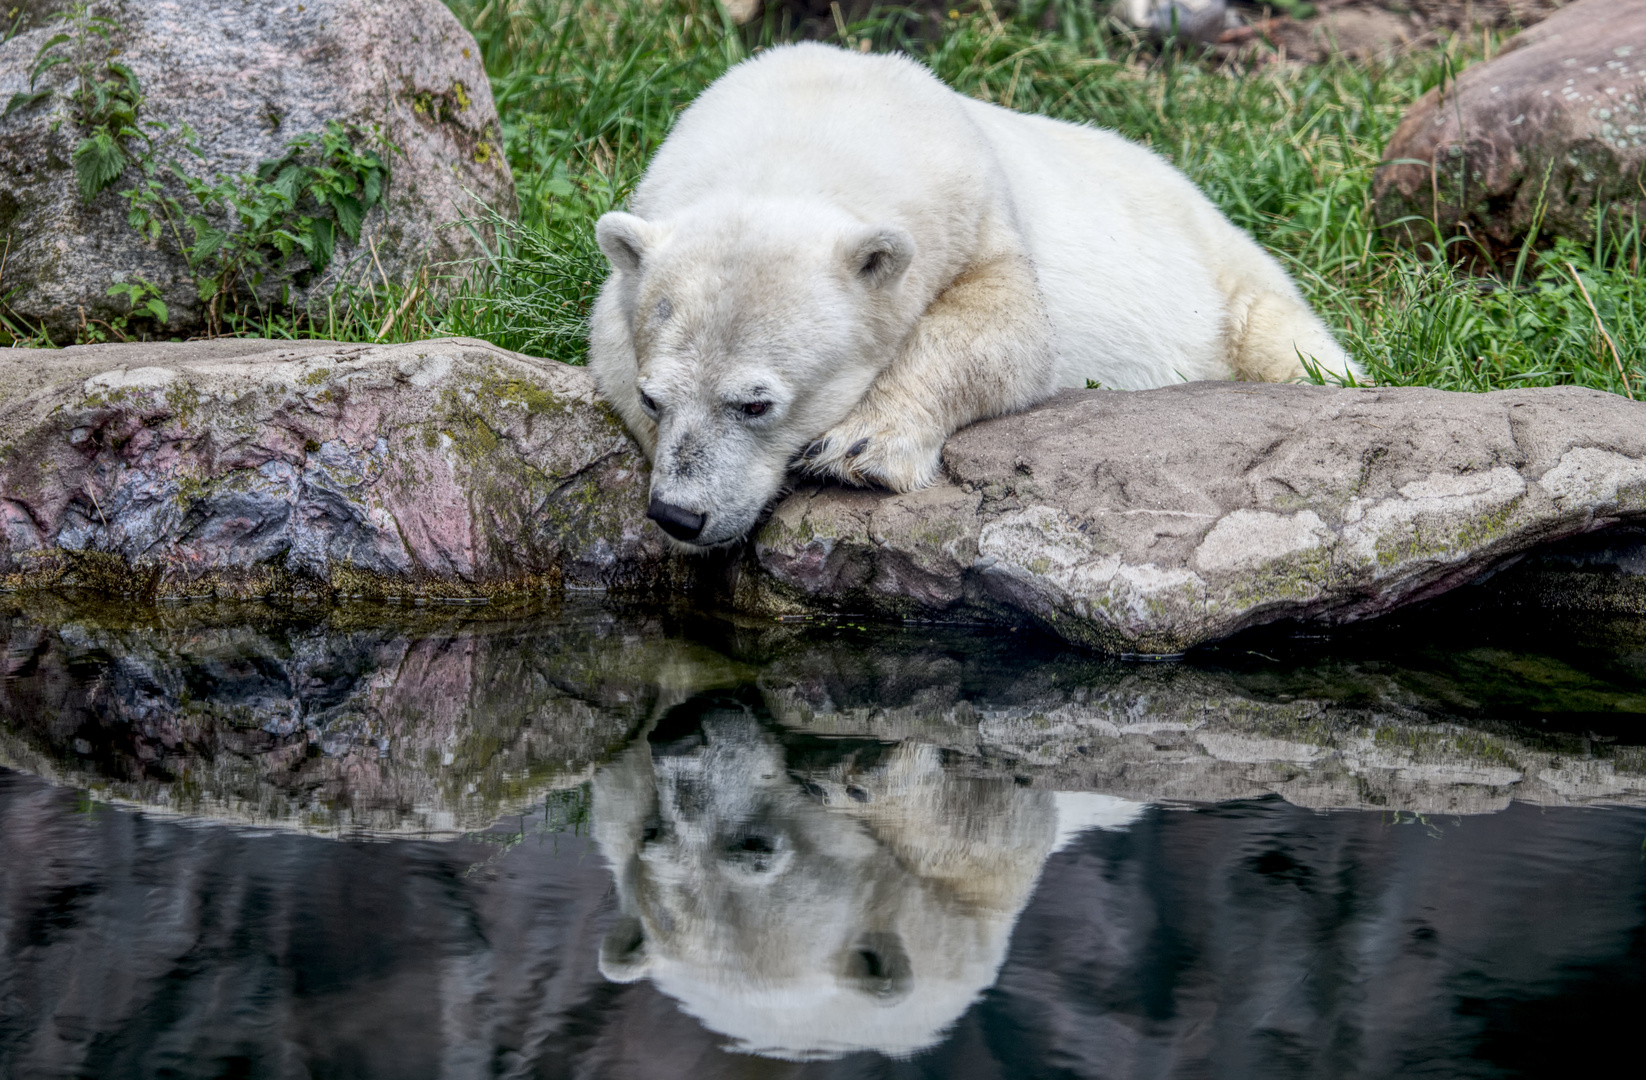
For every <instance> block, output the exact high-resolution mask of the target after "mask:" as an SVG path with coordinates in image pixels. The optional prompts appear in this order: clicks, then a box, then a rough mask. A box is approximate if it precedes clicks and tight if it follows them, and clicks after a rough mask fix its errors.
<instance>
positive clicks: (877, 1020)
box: [593, 688, 1143, 1061]
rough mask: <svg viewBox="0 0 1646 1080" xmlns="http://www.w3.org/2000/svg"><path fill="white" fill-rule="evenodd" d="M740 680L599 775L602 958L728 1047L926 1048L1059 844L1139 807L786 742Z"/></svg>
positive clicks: (915, 752) (928, 749) (925, 751)
mask: <svg viewBox="0 0 1646 1080" xmlns="http://www.w3.org/2000/svg"><path fill="white" fill-rule="evenodd" d="M762 712H763V706H762V703H761V701H760V698H759V695H758V693H757V692H756V691H755V690H754V689H753V688H745V689H744V690H743V691H742V692H741V693H728V694H718V695H710V696H700V697H696V698H693V699H691V700H689V701H686V702H684V703H682V704H680V705H677V706H675V707H674V708H672V709H670V710H669V711H668V712H667V713H666V714H665V715H664V716H663V717H662V719H661V721H660V722H659V724H658V725H657V727H656V728H655V729H654V730H653V731H652V732H651V733H650V735H649V736H648V737H647V738H646V739H645V740H643V741H640V742H638V743H636V744H635V745H634V746H632V747H630V748H629V749H627V750H625V751H624V752H623V753H622V754H621V755H620V756H619V757H618V758H617V760H616V761H614V762H613V763H612V764H611V765H609V766H608V767H606V768H605V769H603V770H601V771H600V772H599V773H598V774H596V776H595V780H594V786H593V792H594V835H595V838H596V840H597V842H598V843H599V845H600V848H601V850H602V852H603V853H604V854H605V856H606V858H607V859H608V860H609V861H610V863H611V866H612V871H613V874H614V876H615V878H616V882H617V894H618V899H619V904H620V909H621V915H620V918H619V920H618V922H617V924H616V925H615V926H614V927H613V929H612V930H611V932H610V933H608V934H607V935H606V938H605V940H604V942H603V943H602V945H601V950H600V970H601V973H602V974H604V975H605V976H606V977H607V978H609V979H612V980H613V981H616V982H633V981H635V980H637V979H640V978H650V979H651V980H652V982H653V983H655V984H656V985H657V987H658V988H659V989H661V990H662V991H663V992H664V993H666V994H668V995H669V996H670V997H672V998H674V999H675V1000H676V1001H678V1002H679V1003H680V1004H681V1005H682V1007H683V1008H685V1010H686V1011H687V1012H689V1013H691V1014H692V1015H693V1016H695V1017H697V1018H698V1019H700V1020H701V1021H703V1023H704V1024H706V1025H707V1026H708V1027H709V1028H711V1029H713V1030H714V1031H717V1032H719V1033H721V1034H723V1035H727V1036H730V1037H731V1038H732V1039H733V1045H734V1047H735V1048H736V1049H739V1050H743V1051H745V1052H750V1053H757V1054H762V1055H765V1056H769V1057H779V1058H786V1059H790V1060H801V1061H803V1060H811V1059H816V1058H824V1057H832V1056H838V1055H841V1054H845V1053H849V1052H852V1051H857V1050H877V1051H880V1052H881V1053H885V1054H890V1055H897V1056H903V1055H908V1054H912V1053H914V1052H915V1051H918V1050H922V1049H924V1048H926V1047H928V1046H931V1045H932V1044H934V1043H936V1042H937V1041H938V1040H939V1039H940V1038H941V1037H942V1035H943V1033H944V1032H945V1031H946V1030H947V1029H948V1027H949V1026H950V1025H951V1024H953V1023H954V1021H955V1020H956V1019H958V1018H959V1017H960V1015H961V1014H962V1013H963V1012H965V1010H966V1008H967V1007H968V1006H969V1005H971V1003H972V1002H973V1001H975V1000H976V999H977V997H978V995H979V994H981V993H982V991H983V990H985V989H986V988H987V987H988V986H989V985H991V984H992V983H993V982H994V979H995V975H996V973H997V972H998V971H999V970H1000V965H1001V963H1002V961H1003V960H1004V959H1005V955H1006V946H1007V943H1008V941H1009V940H1010V937H1011V932H1012V927H1013V925H1014V923H1015V922H1016V919H1017V916H1018V914H1019V913H1020V912H1021V911H1022V910H1023V906H1024V904H1026V903H1027V902H1028V899H1029V895H1030V893H1031V892H1032V891H1033V889H1034V885H1035V882H1036V880H1037V879H1038V877H1039V875H1040V870H1041V866H1042V865H1043V864H1044V862H1045V860H1046V857H1047V856H1048V855H1050V854H1051V853H1052V851H1054V850H1055V849H1056V848H1057V846H1058V843H1059V840H1060V838H1065V837H1067V836H1069V835H1072V834H1073V833H1075V832H1077V831H1079V830H1080V829H1082V828H1089V827H1104V828H1123V827H1124V826H1125V825H1127V824H1129V823H1130V822H1131V821H1132V820H1134V819H1135V818H1136V817H1137V815H1138V814H1140V813H1141V812H1142V810H1143V806H1142V804H1140V803H1135V802H1130V801H1127V800H1123V799H1116V798H1112V797H1107V796H1102V795H1087V796H1084V797H1081V796H1079V795H1059V794H1054V793H1053V792H1050V791H1045V790H1036V789H1031V788H1027V787H1023V786H1021V785H1018V784H1016V783H1015V782H1013V781H1011V780H1006V779H983V778H966V777H957V776H954V775H952V774H951V773H949V772H948V771H946V770H945V768H944V766H943V762H942V754H941V753H940V751H939V750H938V749H937V748H936V747H934V746H931V745H929V744H924V743H920V742H915V741H907V742H876V741H869V740H809V741H802V742H800V743H798V744H795V745H785V742H784V741H783V740H782V739H781V738H780V737H779V733H778V732H777V731H774V730H773V728H772V726H771V725H770V724H769V722H767V721H766V720H765V718H764V717H763V716H762Z"/></svg>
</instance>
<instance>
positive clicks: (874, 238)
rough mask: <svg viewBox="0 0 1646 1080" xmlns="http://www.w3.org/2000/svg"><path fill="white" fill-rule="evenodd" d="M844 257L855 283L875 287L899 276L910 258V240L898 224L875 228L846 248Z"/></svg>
mask: <svg viewBox="0 0 1646 1080" xmlns="http://www.w3.org/2000/svg"><path fill="white" fill-rule="evenodd" d="M847 250H848V252H849V254H848V256H847V257H848V258H849V259H850V265H851V267H852V271H853V272H854V273H855V274H856V275H857V277H858V280H860V281H862V282H864V283H865V284H868V285H871V286H873V287H875V288H881V287H883V286H886V285H890V284H891V283H892V282H894V281H896V280H897V279H898V278H900V277H902V276H903V271H905V270H907V269H908V268H909V262H910V261H911V260H912V259H913V258H914V237H912V236H910V235H909V230H907V229H905V228H903V227H902V226H901V225H891V224H886V225H876V226H875V227H874V228H872V229H870V230H869V231H868V232H866V233H863V234H862V235H861V236H858V237H857V238H855V240H854V241H853V242H852V243H851V245H850V246H849V247H848V249H847Z"/></svg>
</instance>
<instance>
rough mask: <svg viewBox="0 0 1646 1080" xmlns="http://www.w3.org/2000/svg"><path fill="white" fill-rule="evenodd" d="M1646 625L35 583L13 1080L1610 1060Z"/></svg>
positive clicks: (9, 754)
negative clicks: (130, 593) (268, 594)
mask: <svg viewBox="0 0 1646 1080" xmlns="http://www.w3.org/2000/svg"><path fill="white" fill-rule="evenodd" d="M1643 626H1646V624H1641V623H1633V624H1629V625H1628V626H1624V627H1623V628H1622V630H1621V631H1619V630H1616V629H1612V630H1608V631H1607V636H1605V637H1604V638H1603V639H1602V640H1601V641H1600V644H1598V645H1596V646H1595V647H1593V648H1590V647H1588V646H1586V645H1584V644H1583V642H1582V640H1581V638H1580V636H1577V635H1567V634H1559V633H1553V632H1549V633H1547V635H1546V638H1545V639H1544V640H1542V641H1540V642H1532V643H1531V644H1530V645H1528V643H1527V642H1525V641H1523V640H1522V641H1511V640H1504V639H1501V638H1494V637H1492V636H1491V635H1486V636H1479V635H1477V636H1475V637H1469V636H1467V635H1462V634H1458V633H1454V632H1452V631H1450V630H1448V629H1446V628H1445V627H1439V628H1436V629H1432V630H1426V631H1425V632H1424V633H1425V634H1427V635H1428V636H1427V637H1424V636H1423V635H1422V634H1411V635H1409V636H1406V637H1400V638H1383V639H1379V640H1378V641H1373V642H1372V643H1371V644H1369V645H1368V644H1367V643H1366V642H1364V641H1362V642H1360V643H1358V644H1356V643H1351V644H1350V645H1348V646H1342V645H1340V644H1336V643H1334V642H1331V641H1329V642H1316V641H1307V642H1302V643H1299V644H1297V645H1296V647H1295V648H1294V649H1293V651H1292V652H1291V653H1287V652H1285V651H1283V650H1284V648H1285V642H1284V641H1282V642H1280V643H1278V644H1277V643H1274V642H1268V643H1263V644H1256V643H1252V642H1246V643H1244V644H1241V645H1239V646H1238V647H1236V646H1231V647H1230V648H1228V649H1225V650H1223V651H1221V652H1212V653H1208V654H1205V655H1201V656H1197V657H1196V658H1194V659H1193V660H1192V661H1191V662H1188V663H1181V664H1171V665H1129V664H1122V663H1115V662H1112V661H1108V660H1105V659H1103V658H1102V657H1096V656H1092V655H1090V654H1085V653H1080V652H1076V651H1073V650H1069V649H1066V648H1064V647H1062V646H1059V645H1057V644H1055V643H1050V644H1048V643H1046V642H1044V641H1035V640H1029V641H1019V640H1018V639H1017V638H1015V637H1013V636H1010V635H1008V634H1005V633H1002V632H998V631H990V632H986V633H969V632H966V631H961V630H944V629H939V628H931V627H919V628H891V629H884V630H863V629H856V628H852V627H849V626H841V625H827V624H825V625H809V626H808V625H802V626H798V627H797V626H790V625H773V624H761V625H754V626H746V625H739V624H735V623H729V622H718V621H715V620H711V619H706V618H702V617H699V616H693V615H688V616H681V617H675V616H669V615H659V614H657V613H649V614H646V615H643V616H629V615H620V614H614V613H613V612H611V611H606V610H603V609H601V608H599V607H594V606H591V607H586V608H582V607H575V606H572V605H567V606H565V607H560V608H545V609H543V610H541V611H537V612H525V613H511V614H507V617H504V615H500V614H498V613H494V612H490V611H487V610H480V611H471V610H462V609H436V608H432V607H431V608H429V609H421V610H398V611H397V610H394V609H388V608H383V607H375V608H362V609H359V610H352V609H346V608H344V609H332V610H328V611H324V612H318V613H305V612H301V611H292V610H285V611H273V610H271V609H263V608H252V607H240V608H233V609H230V608H215V607H204V606H200V607H197V606H189V607H178V608H170V609H159V610H145V611H139V612H124V613H122V612H114V613H109V612H101V613H98V612H92V613H87V612H85V611H79V610H70V609H64V610H45V611H41V610H30V611H24V610H20V609H11V610H9V611H8V610H6V609H4V608H3V607H0V658H3V660H4V664H5V667H4V678H3V679H0V764H3V765H8V766H10V767H12V768H21V769H23V770H26V771H28V772H32V773H34V774H35V775H36V776H37V777H44V778H46V780H49V781H50V784H48V783H46V782H43V781H42V780H40V779H35V778H31V777H26V776H22V775H20V774H19V773H17V772H9V771H6V770H5V769H0V1076H7V1077H9V1076H13V1075H16V1076H28V1077H36V1076H39V1077H58V1076H62V1077H79V1076H97V1077H99V1078H110V1080H118V1078H123V1077H145V1078H146V1077H152V1076H157V1075H167V1076H177V1077H200V1078H202V1080H207V1078H219V1077H223V1076H236V1075H312V1076H323V1075H334V1076H335V1075H348V1076H358V1077H383V1078H385V1080H391V1078H392V1080H408V1078H413V1077H441V1076H450V1077H468V1076H477V1075H505V1076H522V1077H523V1076H602V1077H604V1076H624V1077H657V1078H659V1080H661V1078H663V1077H668V1078H670V1080H674V1078H677V1077H703V1078H705V1080H707V1078H714V1080H722V1078H725V1077H731V1076H743V1077H757V1076H758V1077H779V1076H781V1077H791V1078H803V1077H812V1076H816V1077H832V1078H835V1080H844V1078H863V1080H869V1078H884V1077H886V1076H906V1077H914V1076H928V1077H945V1078H947V1077H958V1076H966V1077H977V1078H985V1077H1023V1076H1043V1075H1056V1076H1080V1077H1093V1078H1096V1077H1103V1076H1116V1075H1173V1076H1195V1075H1219V1076H1263V1077H1267V1076H1272V1075H1277V1074H1287V1075H1311V1076H1351V1075H1364V1076H1390V1075H1404V1074H1406V1073H1408V1072H1411V1071H1413V1069H1414V1068H1417V1067H1418V1066H1421V1068H1422V1069H1426V1070H1428V1071H1431V1072H1434V1073H1436V1074H1440V1075H1509V1074H1514V1073H1516V1072H1517V1071H1519V1072H1527V1071H1531V1072H1540V1073H1542V1074H1549V1075H1556V1074H1561V1075H1563V1074H1565V1073H1577V1074H1582V1075H1587V1074H1589V1073H1591V1072H1599V1071H1600V1060H1601V1058H1602V1057H1603V1054H1602V1051H1603V1050H1604V1048H1605V1047H1606V1046H1609V1045H1612V1046H1613V1050H1612V1052H1611V1057H1612V1059H1614V1060H1615V1059H1616V1058H1617V1057H1618V1049H1619V1046H1621V1047H1622V1049H1623V1051H1624V1052H1632V1050H1631V1049H1630V1046H1631V1045H1632V1044H1629V1043H1628V1042H1627V1040H1628V1039H1629V1038H1630V1037H1631V1036H1632V1032H1633V1031H1634V1028H1633V1027H1632V1026H1630V1024H1631V1018H1632V1017H1633V1016H1634V1015H1636V1014H1638V1012H1639V1008H1640V1006H1641V1003H1642V1002H1646V981H1643V979H1646V976H1643V973H1646V965H1643V964H1642V962H1641V943H1642V942H1643V941H1646V931H1643V929H1642V912H1643V911H1646V863H1643V862H1642V861H1641V858H1640V846H1641V836H1642V834H1643V830H1646V811H1642V810H1640V809H1628V808H1627V807H1628V806H1629V805H1630V804H1642V803H1646V752H1643V749H1642V747H1641V745H1640V744H1641V743H1642V741H1646V740H1643V739H1642V737H1641V730H1642V728H1641V727H1640V721H1641V720H1642V718H1646V696H1643V694H1642V691H1641V686H1642V685H1646V682H1643V676H1646V632H1642V628H1643ZM1631 627H1632V629H1631ZM1379 642H1381V643H1379ZM51 785H57V786H55V787H54V786H51ZM86 791H89V792H91V793H92V795H93V798H91V799H86V798H84V797H82V793H83V792H86ZM108 801H114V802H117V803H120V804H123V805H126V806H130V807H135V808H137V809H139V810H141V811H143V812H141V813H127V812H122V811H113V810H110V809H108V807H107V806H106V805H104V804H105V803H106V802H108ZM1142 803H1148V804H1151V805H1150V806H1149V808H1148V809H1147V810H1144V811H1141V812H1140V810H1139V804H1142ZM1517 803H1518V804H1520V805H1516V804H1517ZM545 804H547V805H548V806H549V807H550V808H552V811H553V815H554V817H553V819H552V820H546V818H547V815H548V814H549V811H548V810H545ZM1528 804H1530V805H1528ZM1620 804H1621V805H1623V806H1624V807H1625V808H1624V809H1615V810H1611V811H1608V812H1605V813H1598V812H1592V811H1591V809H1590V808H1592V807H1596V806H1608V805H1609V806H1618V805H1620ZM1322 808H1336V809H1337V810H1338V811H1339V812H1333V813H1321V812H1318V810H1319V809H1322ZM1357 810H1358V811H1372V812H1355V811H1357ZM534 812H535V813H536V814H537V815H538V816H537V817H536V818H535V820H533V819H530V818H523V817H519V816H516V815H520V814H527V813H534ZM1442 814H1443V815H1444V816H1442ZM1467 814H1473V815H1474V816H1464V815H1467ZM179 816H186V817H188V818H190V819H192V820H189V821H179V820H175V818H177V817H179ZM202 821H205V822H212V823H219V822H226V823H229V824H230V825H251V826H254V827H253V828H239V827H217V826H216V825H215V824H212V825H208V826H205V827H202V825H201V822H202ZM493 823H495V824H493ZM270 826H278V828H270ZM1092 826H1096V828H1092ZM556 829H562V830H564V831H555V830H556ZM303 832H310V833H320V834H323V835H322V836H313V835H300V834H301V833H303ZM590 833H592V835H590ZM361 834H368V835H369V836H370V837H371V838H372V839H373V840H374V842H352V841H351V838H353V837H357V836H360V835H361ZM406 834H416V835H411V836H407V835H406ZM334 837H342V838H343V839H344V841H345V842H337V841H336V840H334V839H333V838H334ZM431 837H432V838H433V839H430V838H431ZM379 838H387V839H388V840H390V841H392V842H375V841H376V840H377V839H379ZM436 841H438V842H436ZM614 883H615V884H614ZM1575 1030H1582V1031H1583V1032H1584V1038H1582V1039H1577V1040H1573V1039H1572V1038H1570V1037H1569V1036H1570V1032H1571V1031H1575ZM1613 1044H1617V1045H1613ZM727 1047H731V1048H734V1049H736V1050H741V1051H744V1052H743V1053H735V1054H728V1053H726V1052H725V1048H727ZM872 1051H879V1052H881V1053H885V1054H892V1055H895V1056H898V1057H900V1058H902V1057H907V1058H908V1059H907V1060H898V1061H892V1062H888V1061H887V1060H886V1059H885V1058H884V1057H882V1056H880V1054H879V1053H875V1052H872ZM1585 1055H1589V1056H1585ZM1591 1058H1592V1059H1593V1060H1592V1061H1591ZM781 1059H788V1060H781ZM817 1059H829V1060H826V1061H820V1060H817ZM1414 1063H1417V1064H1416V1065H1414ZM1527 1063H1530V1064H1527ZM1612 1067H1614V1068H1615V1066H1612Z"/></svg>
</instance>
